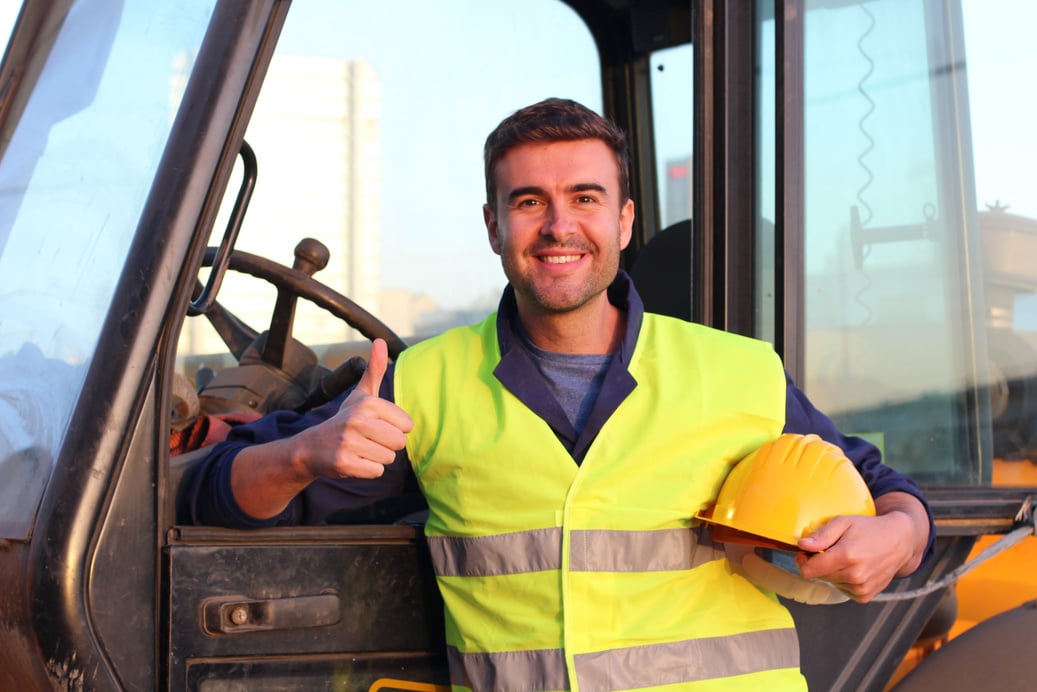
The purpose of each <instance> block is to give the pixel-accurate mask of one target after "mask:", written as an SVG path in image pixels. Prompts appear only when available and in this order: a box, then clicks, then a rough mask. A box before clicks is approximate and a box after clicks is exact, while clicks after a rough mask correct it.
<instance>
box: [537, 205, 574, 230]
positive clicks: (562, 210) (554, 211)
mask: <svg viewBox="0 0 1037 692" xmlns="http://www.w3.org/2000/svg"><path fill="white" fill-rule="evenodd" d="M575 229H576V220H575V218H574V216H573V214H572V212H571V211H570V210H569V209H567V208H566V206H565V205H564V204H552V205H551V206H550V207H549V209H548V213H547V218H546V219H545V220H544V225H543V227H542V228H541V229H540V232H541V234H542V235H545V236H550V237H553V238H564V237H565V236H568V235H572V233H573V232H574V231H575Z"/></svg>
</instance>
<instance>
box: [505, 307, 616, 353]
mask: <svg viewBox="0 0 1037 692" xmlns="http://www.w3.org/2000/svg"><path fill="white" fill-rule="evenodd" d="M596 303H597V304H589V305H584V306H582V307H581V308H578V309H577V310H572V311H569V312H564V313H543V312H533V311H530V310H523V309H522V306H521V303H520V305H519V319H520V320H521V321H522V328H523V329H525V331H526V335H527V336H528V337H529V340H530V341H532V342H533V343H534V344H535V345H536V346H537V347H538V348H542V349H544V350H545V351H554V352H555V353H584V354H587V353H597V354H605V353H615V352H616V351H618V350H619V344H620V342H621V341H622V340H623V333H624V330H625V328H626V313H625V312H623V311H622V310H620V309H619V308H617V307H616V306H615V305H613V304H612V303H610V302H609V301H608V299H607V298H605V297H604V295H603V296H602V299H601V300H600V301H597V302H596Z"/></svg>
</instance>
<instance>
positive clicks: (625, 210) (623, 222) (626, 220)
mask: <svg viewBox="0 0 1037 692" xmlns="http://www.w3.org/2000/svg"><path fill="white" fill-rule="evenodd" d="M633 233H634V200H632V199H628V200H627V201H626V202H624V203H623V206H622V207H621V208H620V210H619V249H621V250H622V249H624V248H626V246H627V245H629V244H630V238H631V237H632V236H633Z"/></svg>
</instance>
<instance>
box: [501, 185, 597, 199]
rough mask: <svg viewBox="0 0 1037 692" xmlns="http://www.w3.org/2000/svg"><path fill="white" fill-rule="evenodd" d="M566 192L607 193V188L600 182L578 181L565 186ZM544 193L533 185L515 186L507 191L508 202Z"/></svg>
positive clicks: (542, 189)
mask: <svg viewBox="0 0 1037 692" xmlns="http://www.w3.org/2000/svg"><path fill="white" fill-rule="evenodd" d="M566 192H600V193H602V194H606V195H607V194H608V190H606V189H605V186H604V185H601V184H600V183H578V184H576V185H572V186H570V187H568V188H566ZM543 194H545V191H544V188H542V187H537V186H535V185H527V186H526V187H517V188H515V189H514V190H512V191H511V192H509V193H508V202H513V201H515V200H516V199H517V198H519V197H525V196H526V195H543Z"/></svg>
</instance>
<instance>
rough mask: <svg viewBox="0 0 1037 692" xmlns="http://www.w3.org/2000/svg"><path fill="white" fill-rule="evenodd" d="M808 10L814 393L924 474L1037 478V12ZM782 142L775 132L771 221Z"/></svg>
mask: <svg viewBox="0 0 1037 692" xmlns="http://www.w3.org/2000/svg"><path fill="white" fill-rule="evenodd" d="M762 4H763V5H767V4H768V3H762ZM805 10H806V12H805V14H804V28H803V30H804V34H805V47H804V51H805V65H804V73H803V75H802V76H803V94H804V96H803V112H802V117H803V121H802V127H803V132H804V138H805V144H804V147H803V151H802V152H794V154H801V155H802V157H803V158H802V160H803V169H802V181H801V183H802V186H803V190H804V210H803V211H804V220H805V221H804V229H803V233H804V243H805V265H804V269H803V272H804V281H805V285H804V296H805V304H804V306H803V309H804V316H805V335H804V340H805V372H804V374H803V375H801V379H802V381H801V382H800V384H801V385H802V386H804V388H805V389H806V391H807V393H808V394H809V395H810V396H811V398H812V399H813V401H814V402H815V403H816V404H817V405H818V406H819V407H820V408H822V409H823V410H825V411H827V412H829V413H830V414H832V416H833V418H835V420H836V422H837V423H838V424H839V426H840V427H841V428H842V429H843V430H844V431H846V432H849V433H857V434H862V435H866V436H869V437H871V438H872V439H874V440H875V441H876V442H878V443H879V444H880V446H882V447H883V449H884V452H885V454H886V459H887V460H888V461H889V463H891V464H892V465H893V466H895V467H897V468H900V469H902V470H905V471H907V472H909V473H911V474H912V475H913V476H914V477H915V478H917V479H918V480H920V481H922V482H926V483H949V484H974V483H989V482H992V481H993V482H1000V481H1001V480H1005V479H1007V477H1008V476H1012V477H1014V478H1016V482H1022V481H1020V480H1019V479H1021V478H1022V476H1023V475H1026V474H1025V473H1024V474H1022V475H1019V474H1020V473H1022V472H1023V471H1026V472H1030V473H1032V467H1033V464H1032V463H1031V462H1029V461H1028V459H1030V458H1033V456H1034V454H1033V451H1034V448H1035V446H1037V423H1035V421H1037V415H1035V413H1037V409H1035V405H1034V403H1033V402H1034V401H1035V400H1037V397H1035V394H1037V385H1035V382H1037V379H1035V364H1037V352H1035V349H1034V344H1037V339H1034V335H1037V320H1035V319H1032V315H1035V314H1037V312H1035V311H1034V306H1037V302H1035V300H1034V295H1035V289H1037V282H1035V279H1037V269H1035V267H1037V262H1035V261H1033V259H1037V258H1031V256H1030V254H1028V253H1030V252H1031V243H1030V240H1029V239H1030V238H1037V220H1035V219H1037V197H1035V192H1034V191H1035V190H1037V174H1035V173H1034V171H1033V169H1032V166H1029V161H1031V160H1032V157H1033V155H1034V154H1037V151H1035V150H1034V144H1033V141H1032V140H1033V138H1032V137H1031V136H1030V131H1031V129H1032V127H1031V126H1030V124H1029V118H1028V116H1027V115H1026V114H1029V113H1032V112H1033V99H1032V96H1030V95H1029V94H1028V93H1027V90H1026V89H1025V88H1024V87H1022V86H1021V83H1020V82H1019V81H1018V75H1020V74H1027V73H1028V72H1029V71H1032V69H1033V68H1034V67H1035V66H1037V65H1035V63H1037V58H1035V57H1034V56H1033V55H1032V54H1031V53H1032V52H1028V51H1027V49H1026V46H1027V45H1028V38H1027V37H1026V34H1025V29H1026V27H1031V26H1033V22H1034V19H1037V17H1035V16H1034V11H1035V10H1034V8H1033V7H1031V5H1030V4H1029V3H1026V2H1016V1H1009V0H1005V1H1004V2H999V3H996V7H995V6H994V5H992V4H991V3H986V2H979V1H975V2H974V1H972V0H966V1H964V2H960V3H958V2H952V3H943V2H901V1H899V0H879V1H876V2H863V3H840V4H838V5H833V4H832V3H829V2H821V1H818V2H813V1H808V2H807V3H805ZM761 23H762V26H761V31H760V32H758V33H759V36H760V42H761V43H760V66H761V70H760V71H761V75H762V79H761V82H760V85H759V93H760V94H761V95H762V96H763V98H761V101H760V112H759V113H758V117H759V121H760V122H761V123H768V122H770V123H773V118H772V116H771V115H770V113H772V112H773V110H772V109H773V108H774V101H773V88H772V85H773V84H774V60H773V50H774V30H775V29H774V23H773V17H772V16H770V17H768V16H767V13H766V12H764V13H761ZM773 151H774V149H773V141H772V139H770V138H769V137H767V136H766V128H763V129H762V130H761V137H760V140H759V143H758V152H759V158H758V162H759V163H758V170H761V171H763V174H762V177H761V179H760V181H759V184H760V192H759V195H758V198H759V200H760V205H759V206H760V209H761V211H762V213H763V215H764V217H768V216H769V217H770V218H769V219H768V221H773V218H774V214H775V210H774V204H773V201H772V200H773V189H774V181H775V177H774V171H775V167H776V165H775V163H774V158H773ZM779 167H780V166H779ZM786 182H789V181H786ZM793 182H794V181H793ZM1032 249H1033V250H1037V242H1035V243H1034V245H1033V248H1032ZM771 257H773V255H771ZM765 265H766V263H765ZM765 272H766V266H765V267H764V268H763V269H761V276H765V275H766V274H765ZM761 283H762V284H763V285H766V281H763V282H761ZM1007 459H1014V460H1016V462H1015V463H1013V464H1009V465H1008V466H1005V465H1004V464H1002V463H1001V462H1003V461H1004V460H1007ZM1006 468H1010V469H1011V472H1010V473H1009V472H1007V471H1005V469H1006ZM999 469H1001V471H1000V472H999ZM999 475H1001V476H1003V478H999ZM1030 482H1031V483H1032V480H1031V481H1030Z"/></svg>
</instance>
